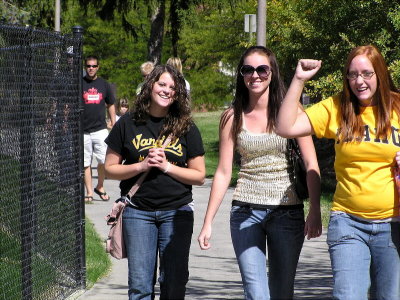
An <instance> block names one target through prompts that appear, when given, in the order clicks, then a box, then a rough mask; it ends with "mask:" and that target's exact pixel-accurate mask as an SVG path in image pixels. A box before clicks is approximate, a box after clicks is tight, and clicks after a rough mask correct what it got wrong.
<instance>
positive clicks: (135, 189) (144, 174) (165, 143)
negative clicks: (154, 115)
mask: <svg viewBox="0 0 400 300" xmlns="http://www.w3.org/2000/svg"><path fill="white" fill-rule="evenodd" d="M171 139H172V136H171V135H169V136H168V137H167V138H166V139H165V141H164V143H163V144H162V146H161V148H162V149H164V148H165V147H167V145H168V144H169V143H170V142H171ZM149 172H150V169H148V170H147V171H146V172H144V173H143V174H142V175H141V176H140V177H139V179H138V180H137V181H136V182H135V184H134V185H133V186H132V188H131V189H130V191H129V193H128V195H127V196H128V198H129V199H131V198H132V196H133V195H135V193H136V192H137V190H138V189H139V187H140V185H141V184H142V183H143V181H144V180H145V178H146V176H147V174H149Z"/></svg>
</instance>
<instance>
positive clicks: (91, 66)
mask: <svg viewBox="0 0 400 300" xmlns="http://www.w3.org/2000/svg"><path fill="white" fill-rule="evenodd" d="M98 66H99V65H86V68H88V69H89V68H97V67H98Z"/></svg>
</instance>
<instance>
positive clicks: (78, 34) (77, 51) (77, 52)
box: [72, 25, 86, 289]
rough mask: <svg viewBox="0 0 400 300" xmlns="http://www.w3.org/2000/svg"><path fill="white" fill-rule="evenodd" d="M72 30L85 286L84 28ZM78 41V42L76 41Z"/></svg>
mask: <svg viewBox="0 0 400 300" xmlns="http://www.w3.org/2000/svg"><path fill="white" fill-rule="evenodd" d="M72 32H73V36H74V40H75V42H76V45H77V47H74V51H73V53H74V59H76V63H77V65H78V68H77V71H76V74H75V76H77V78H79V80H78V82H79V88H78V91H79V94H78V103H79V112H80V122H79V149H80V156H79V173H80V197H79V201H80V203H79V205H80V212H81V213H80V219H79V220H78V222H79V224H80V230H81V237H82V241H80V242H81V243H80V248H81V256H80V257H79V264H80V266H81V268H80V271H81V272H80V278H79V280H80V282H81V284H82V288H83V289H84V288H86V256H85V249H86V247H85V201H84V199H83V197H84V195H85V187H84V184H83V176H84V171H83V126H82V124H83V102H82V80H83V78H82V68H81V66H82V55H81V54H82V45H83V32H84V29H83V27H82V26H79V25H77V26H74V27H72ZM77 41H79V43H77Z"/></svg>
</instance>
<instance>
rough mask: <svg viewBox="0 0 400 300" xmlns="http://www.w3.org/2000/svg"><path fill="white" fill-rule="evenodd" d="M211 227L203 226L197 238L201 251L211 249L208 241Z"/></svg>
mask: <svg viewBox="0 0 400 300" xmlns="http://www.w3.org/2000/svg"><path fill="white" fill-rule="evenodd" d="M211 231H212V230H211V225H209V226H206V225H203V228H202V229H201V232H200V234H199V237H198V238H197V241H198V242H199V245H200V248H201V250H208V249H210V248H211V244H210V239H211Z"/></svg>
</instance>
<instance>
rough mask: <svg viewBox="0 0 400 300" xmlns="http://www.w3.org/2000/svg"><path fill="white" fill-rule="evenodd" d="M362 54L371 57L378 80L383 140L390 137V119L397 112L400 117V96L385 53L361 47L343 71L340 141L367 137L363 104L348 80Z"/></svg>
mask: <svg viewBox="0 0 400 300" xmlns="http://www.w3.org/2000/svg"><path fill="white" fill-rule="evenodd" d="M358 55H365V56H366V57H368V59H369V60H370V62H371V64H372V66H373V67H374V72H375V76H376V80H377V90H376V92H375V94H374V95H373V98H374V99H375V100H376V103H377V118H376V136H377V137H378V138H381V139H382V138H386V137H387V135H388V134H389V132H390V128H391V123H390V118H391V116H392V113H393V111H394V112H396V114H397V115H398V116H400V95H399V94H398V90H397V88H396V87H395V85H394V83H393V80H392V78H391V76H390V73H389V70H388V68H387V65H386V62H385V59H384V58H383V56H382V54H381V53H380V51H379V50H378V49H377V48H376V47H375V46H373V45H366V46H358V47H356V48H354V49H353V50H352V51H351V52H350V53H349V55H348V57H347V62H346V65H345V67H344V70H343V91H342V93H341V94H340V110H341V112H340V116H341V119H340V131H339V138H340V139H341V140H342V141H344V142H350V141H355V140H356V141H359V140H361V138H362V137H363V136H364V122H363V121H362V119H361V114H360V106H359V101H358V98H357V97H356V96H355V95H354V93H353V92H352V90H351V88H350V85H349V80H348V79H347V78H346V75H347V73H348V72H349V68H350V64H351V62H352V60H353V59H354V58H355V57H356V56H358Z"/></svg>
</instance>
